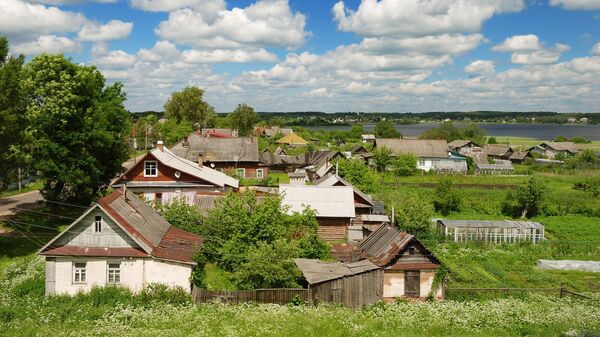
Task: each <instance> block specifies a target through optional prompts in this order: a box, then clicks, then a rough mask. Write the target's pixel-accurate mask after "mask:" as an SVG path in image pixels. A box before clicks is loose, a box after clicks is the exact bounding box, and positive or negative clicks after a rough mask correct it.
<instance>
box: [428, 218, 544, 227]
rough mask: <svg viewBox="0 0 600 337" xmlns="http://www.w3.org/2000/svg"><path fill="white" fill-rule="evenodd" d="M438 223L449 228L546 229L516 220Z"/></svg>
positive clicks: (533, 222) (535, 224) (448, 221)
mask: <svg viewBox="0 0 600 337" xmlns="http://www.w3.org/2000/svg"><path fill="white" fill-rule="evenodd" d="M438 223H441V224H442V225H444V226H446V227H448V228H457V227H461V228H465V227H467V228H526V229H544V225H542V224H541V223H539V222H535V221H516V220H499V221H498V220H445V219H439V220H438Z"/></svg>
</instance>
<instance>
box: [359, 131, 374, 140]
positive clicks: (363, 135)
mask: <svg viewBox="0 0 600 337" xmlns="http://www.w3.org/2000/svg"><path fill="white" fill-rule="evenodd" d="M360 137H361V138H362V139H364V140H370V139H373V140H374V139H375V135H374V134H372V133H365V134H362V135H360Z"/></svg>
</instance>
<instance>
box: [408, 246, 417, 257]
mask: <svg viewBox="0 0 600 337" xmlns="http://www.w3.org/2000/svg"><path fill="white" fill-rule="evenodd" d="M408 255H415V247H410V248H408Z"/></svg>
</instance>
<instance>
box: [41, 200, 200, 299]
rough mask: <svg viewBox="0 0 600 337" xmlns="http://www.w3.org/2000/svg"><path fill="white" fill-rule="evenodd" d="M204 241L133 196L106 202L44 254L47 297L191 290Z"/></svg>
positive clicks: (78, 222)
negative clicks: (113, 289) (106, 290)
mask: <svg viewBox="0 0 600 337" xmlns="http://www.w3.org/2000/svg"><path fill="white" fill-rule="evenodd" d="M201 243H202V238H201V237H199V236H197V235H194V234H192V233H189V232H186V231H184V230H181V229H178V228H175V227H173V226H171V225H170V224H169V223H168V222H167V221H166V220H165V219H163V218H162V217H161V216H160V215H159V214H158V213H156V211H155V210H154V209H152V207H150V206H148V205H147V204H146V203H145V202H144V201H142V200H141V199H139V198H138V197H137V196H136V195H135V194H134V193H132V192H131V191H124V190H117V191H115V192H113V193H111V194H110V195H108V196H106V197H104V198H102V199H100V200H99V201H98V202H97V203H96V204H94V205H93V206H92V207H90V208H89V209H88V210H87V211H85V212H84V213H83V214H82V215H81V216H80V217H79V218H77V219H76V220H75V221H74V222H73V223H72V224H71V225H70V226H69V227H68V228H67V229H65V230H64V231H63V232H62V233H60V234H59V235H58V236H56V237H55V238H54V239H52V240H50V242H48V243H47V244H46V245H45V246H44V247H42V248H41V249H40V251H39V252H38V254H39V255H41V256H43V257H44V258H45V260H46V295H55V294H70V295H75V294H77V293H78V292H87V291H90V290H91V289H92V288H93V287H96V286H105V285H119V286H122V287H126V288H128V289H130V290H131V291H133V292H138V291H141V290H142V289H144V288H145V287H146V286H147V285H149V284H152V283H161V284H165V285H168V286H179V287H182V288H184V289H186V290H188V291H189V290H190V289H191V287H190V276H191V273H192V268H193V267H194V266H195V265H196V263H195V262H194V261H193V257H194V255H195V254H196V252H197V251H198V248H199V246H200V244H201Z"/></svg>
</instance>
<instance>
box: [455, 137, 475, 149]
mask: <svg viewBox="0 0 600 337" xmlns="http://www.w3.org/2000/svg"><path fill="white" fill-rule="evenodd" d="M467 145H473V146H478V147H481V145H479V144H477V143H475V142H473V141H470V140H465V139H457V140H453V141H451V142H450V143H448V146H449V147H450V148H453V149H455V148H461V147H463V146H467Z"/></svg>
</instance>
